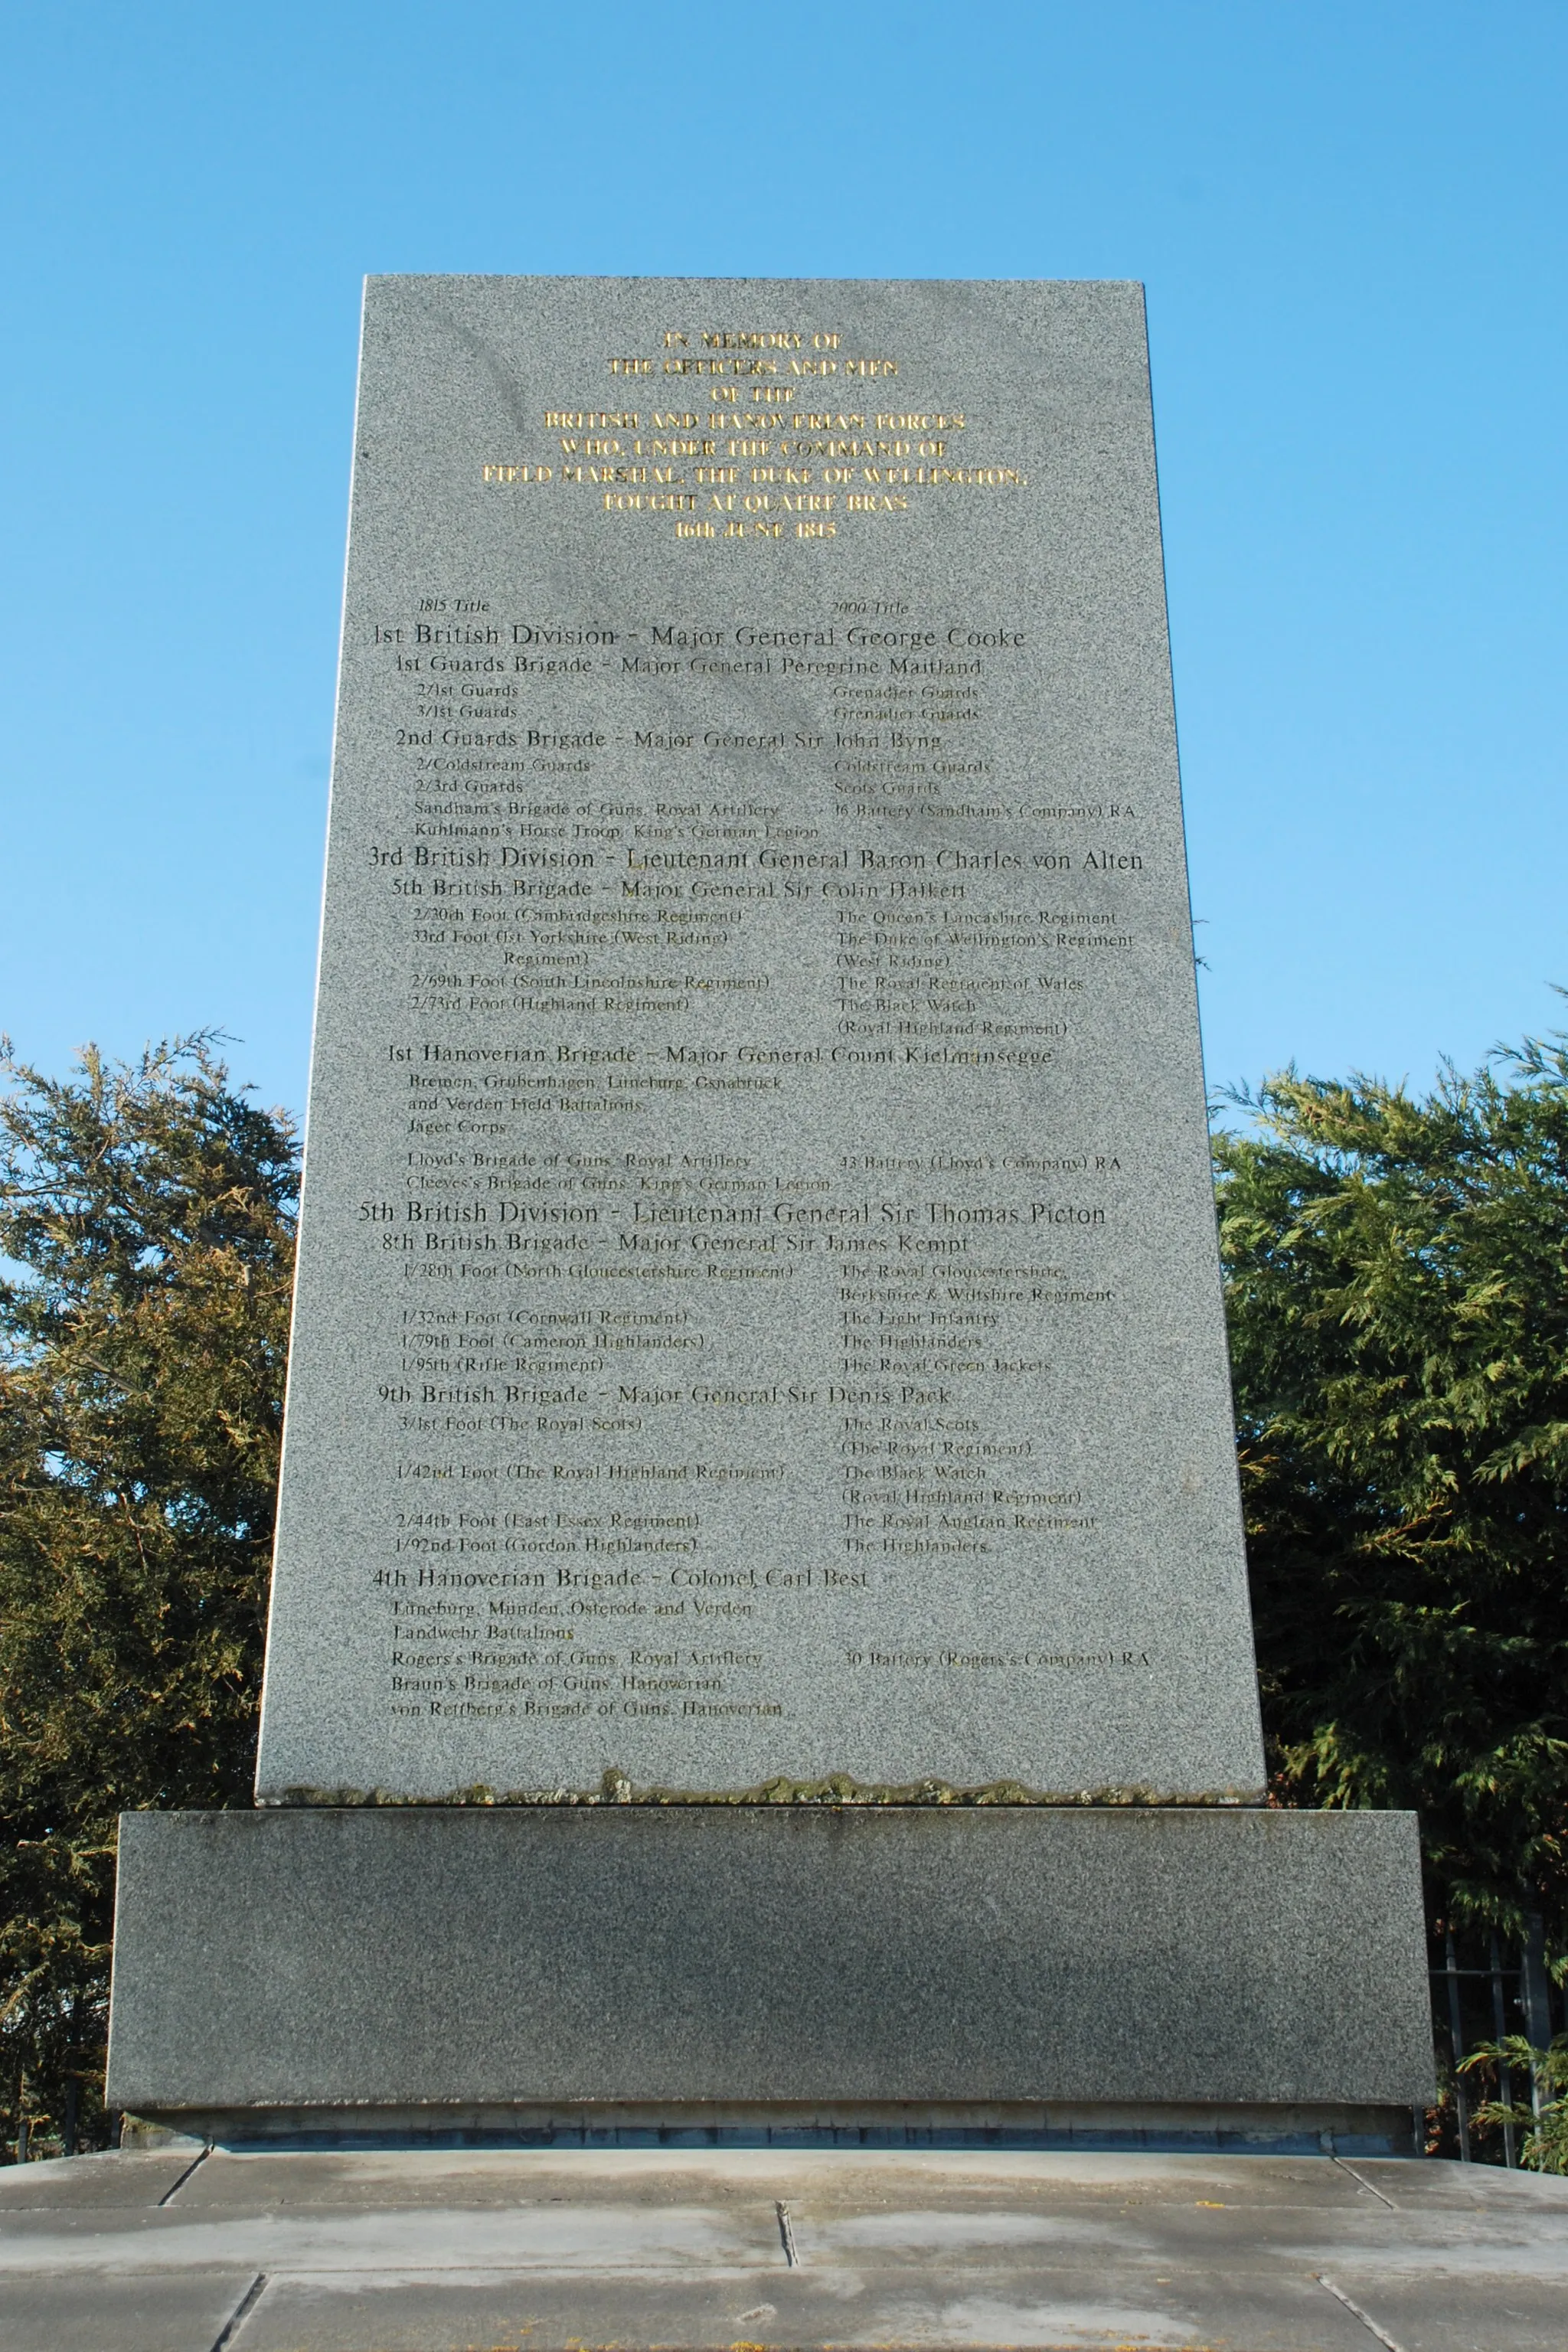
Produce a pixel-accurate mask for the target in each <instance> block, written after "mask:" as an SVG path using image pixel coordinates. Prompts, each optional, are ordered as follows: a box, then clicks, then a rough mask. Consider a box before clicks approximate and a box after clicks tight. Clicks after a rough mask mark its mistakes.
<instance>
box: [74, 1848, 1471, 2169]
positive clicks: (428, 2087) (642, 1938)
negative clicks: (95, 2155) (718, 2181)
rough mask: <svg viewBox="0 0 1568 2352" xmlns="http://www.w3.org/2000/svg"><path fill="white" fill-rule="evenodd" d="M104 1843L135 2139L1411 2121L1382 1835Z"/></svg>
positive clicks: (120, 2087)
mask: <svg viewBox="0 0 1568 2352" xmlns="http://www.w3.org/2000/svg"><path fill="white" fill-rule="evenodd" d="M1416 1872H1417V1864H1416V1848H1415V1824H1414V1820H1413V1818H1412V1817H1411V1816H1410V1815H1408V1814H1369V1813H1285V1812H1268V1811H1240V1812H1221V1811H1213V1810H1210V1811H1188V1810H1182V1809H1174V1808H1173V1809H1166V1810H1153V1809H1144V1810H1137V1809H1128V1810H1125V1811H1113V1810H1099V1811H1095V1810H1089V1809H1084V1810H1082V1811H1071V1810H1060V1811H1052V1810H1049V1809H1045V1808H1038V1807H1034V1808H1026V1807H1003V1808H995V1809H977V1810H973V1811H970V1810H964V1811H960V1810H957V1809H950V1808H942V1809H938V1808H931V1809H927V1810H921V1809H917V1808H900V1809H889V1810H886V1811H882V1810H876V1809H871V1808H851V1809H847V1810H845V1811H831V1810H818V1809H815V1808H806V1807H789V1806H780V1807H767V1806H743V1807H725V1808H711V1807H690V1806H687V1807H679V1808H669V1809H658V1808H653V1807H645V1806H617V1807H606V1808H604V1809H598V1808H510V1809H505V1810H495V1811H490V1810H487V1809H480V1808H464V1809H461V1810H458V1811H454V1810H451V1809H447V1810H439V1809H426V1808H389V1809H385V1810H379V1811H378V1810H371V1809H360V1810H354V1811H334V1810H328V1809H292V1808H289V1809H281V1808H280V1809H271V1810H263V1811H258V1812H256V1813H205V1814H191V1813H186V1814H165V1815H157V1814H146V1813H132V1814H128V1815H127V1816H126V1817H125V1818H124V1820H123V1822H122V1823H121V1877H120V1913H119V1919H118V1923H117V1941H116V1951H115V1985H114V1994H115V2002H114V2028H113V2035H112V2040H111V2045H110V2088H109V2095H110V2100H111V2101H112V2102H113V2103H114V2104H116V2105H121V2106H124V2107H128V2108H131V2109H132V2110H134V2111H137V2112H146V2111H149V2110H153V2111H157V2112H160V2113H167V2112H169V2111H171V2110H180V2109H186V2108H196V2109H203V2110H213V2109H223V2108H229V2109H239V2108H254V2107H268V2106H282V2107H292V2108H313V2109H316V2110H323V2111H324V2110H331V2109H341V2108H342V2107H344V2106H353V2107H357V2108H359V2109H360V2110H362V2111H368V2110H374V2109H375V2108H378V2107H379V2108H383V2109H395V2108H404V2109H406V2108H409V2107H415V2106H417V2107H422V2108H424V2109H426V2111H434V2110H439V2109H441V2108H443V2107H446V2108H447V2109H449V2110H450V2109H454V2108H456V2107H458V2106H462V2105H476V2106H481V2107H489V2108H491V2109H495V2108H500V2107H504V2106H505V2105H509V2104H510V2105H514V2106H515V2105H530V2104H531V2105H544V2104H551V2103H553V2104H554V2105H557V2106H559V2105H561V2104H562V2103H567V2104H569V2105H570V2104H573V2103H579V2104H580V2103H583V2102H601V2103H602V2102H619V2103H626V2104H631V2105H637V2104H639V2103H640V2104H643V2105H658V2104H659V2103H680V2104H683V2105H685V2106H686V2107H687V2109H688V2111H691V2110H693V2109H699V2108H700V2107H701V2106H702V2105H709V2106H710V2107H711V2106H713V2105H722V2104H725V2103H728V2104H729V2105H731V2106H735V2105H739V2106H741V2107H750V2108H751V2110H752V2113H753V2115H754V2116H760V2115H761V2114H762V2113H763V2111H764V2110H767V2109H773V2110H774V2111H777V2110H780V2109H782V2108H784V2107H787V2106H788V2105H791V2104H794V2105H800V2104H801V2103H816V2105H818V2106H819V2107H826V2108H830V2109H833V2110H835V2111H836V2112H837V2113H839V2114H841V2115H842V2114H844V2113H845V2112H847V2110H852V2109H853V2108H854V2107H855V2106H856V2105H857V2104H859V2105H861V2106H862V2107H865V2106H867V2105H882V2106H884V2107H886V2106H888V2105H889V2104H890V2105H895V2106H896V2105H899V2104H900V2103H902V2104H904V2105H910V2104H920V2103H926V2104H930V2103H943V2102H945V2103H956V2104H957V2105H961V2106H963V2105H967V2106H968V2107H969V2108H970V2109H971V2110H972V2111H973V2109H975V2108H977V2107H981V2106H983V2105H985V2104H986V2103H1011V2104H1012V2105H1013V2106H1014V2107H1015V2109H1016V2106H1017V2105H1018V2104H1019V2103H1025V2102H1039V2103H1068V2104H1069V2105H1073V2104H1076V2105H1079V2106H1085V2107H1092V2108H1094V2109H1096V2110H1098V2112H1099V2113H1100V2116H1101V2117H1102V2118H1103V2117H1105V2116H1110V2115H1111V2114H1112V2113H1113V2110H1114V2108H1115V2106H1116V2105H1117V2103H1131V2104H1133V2105H1138V2106H1140V2107H1142V2109H1144V2110H1145V2111H1147V2110H1148V2109H1149V2108H1150V2107H1151V2106H1152V2105H1160V2104H1162V2103H1163V2104H1165V2105H1172V2106H1180V2105H1186V2106H1188V2107H1189V2108H1190V2107H1198V2108H1207V2109H1209V2110H1214V2109H1217V2108H1221V2107H1224V2106H1225V2105H1227V2104H1237V2103H1250V2104H1251V2105H1253V2106H1254V2108H1255V2109H1256V2108H1258V2107H1259V2106H1267V2105H1274V2106H1276V2107H1287V2106H1300V2105H1311V2104H1318V2105H1324V2104H1337V2105H1341V2106H1352V2107H1361V2108H1370V2107H1382V2108H1384V2109H1386V2108H1389V2107H1394V2106H1400V2105H1403V2106H1405V2107H1406V2108H1408V2105H1409V2104H1410V2103H1411V2102H1412V2101H1416V2100H1422V2099H1425V2098H1426V2097H1427V2096H1428V2095H1430V2091H1431V2044H1430V2036H1429V2032H1428V2029H1427V2023H1426V1999H1425V1957H1426V1956H1425V1952H1424V1949H1423V1947H1422V1940H1421V1924H1420V1907H1419V1900H1418V1885H1417V1875H1416ZM1146 2119H1147V2118H1146V2116H1145V2120H1146ZM1190 2120H1193V2121H1194V2125H1195V2126H1199V2127H1201V2126H1202V2121H1203V2118H1202V2116H1197V2117H1195V2118H1190Z"/></svg>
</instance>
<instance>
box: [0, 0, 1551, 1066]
mask: <svg viewBox="0 0 1568 2352" xmlns="http://www.w3.org/2000/svg"><path fill="white" fill-rule="evenodd" d="M0 37H3V42H4V49H3V54H4V56H5V61H6V83H5V92H4V95H3V97H0V108H3V118H0V120H3V141H0V143H3V146H4V150H5V161H4V164H3V167H0V168H3V170H4V173H5V178H6V180H7V182H8V185H7V186H6V188H5V194H4V201H5V219H6V223H7V230H6V236H5V254H4V265H5V328H6V334H5V344H6V350H7V354H8V356H7V361H6V364H5V369H4V372H3V378H0V383H3V390H0V398H3V400H4V404H5V419H4V434H3V463H4V467H5V476H6V488H5V506H6V510H7V514H8V533H7V535H8V539H9V542H10V554H9V558H8V561H7V562H5V566H4V574H3V580H0V596H3V598H4V606H5V684H6V710H5V729H4V746H5V777H4V785H3V790H4V795H5V801H4V820H5V821H4V831H3V835H0V840H3V843H4V866H5V895H4V900H3V902H0V903H3V909H4V913H3V923H0V1025H3V1026H5V1027H6V1028H8V1029H9V1030H10V1031H11V1032H12V1034H14V1036H15V1038H16V1044H17V1046H18V1048H19V1050H21V1051H22V1052H23V1053H24V1054H26V1055H28V1056H30V1057H32V1058H35V1059H37V1060H38V1061H40V1062H42V1063H43V1064H44V1065H45V1066H47V1067H51V1068H62V1067H63V1066H65V1064H66V1062H67V1061H68V1058H69V1056H70V1054H71V1052H72V1049H73V1048H74V1047H75V1045H77V1044H78V1043H79V1041H80V1040H82V1039H84V1038H88V1037H93V1038H96V1039H98V1040H99V1041H100V1043H102V1044H103V1045H105V1046H106V1047H108V1048H110V1049H111V1050H114V1051H118V1052H127V1051H133V1050H135V1049H136V1048H138V1047H139V1046H140V1045H141V1044H142V1041H143V1040H144V1039H145V1038H147V1037H148V1036H157V1035H160V1034H168V1033H169V1032H172V1031H174V1030H176V1029H184V1028H191V1027H195V1026H197V1025H200V1024H220V1025H221V1026H223V1027H224V1028H226V1029H227V1030H229V1031H230V1032H232V1033H233V1034H235V1035H236V1036H237V1037H238V1038H239V1039H241V1040H243V1043H242V1044H241V1045H238V1046H237V1048H236V1049H235V1053H234V1057H233V1058H234V1063H235V1067H236V1071H237V1075H238V1076H243V1077H246V1078H250V1079H254V1080H255V1081H256V1082H257V1084H258V1087H260V1089H261V1091H262V1093H263V1095H264V1096H265V1097H267V1098H268V1100H281V1101H284V1102H287V1103H290V1104H293V1105H296V1106H298V1105H300V1103H301V1102H302V1100H303V1095H304V1082H305V1064H306V1055H307V1048H308V1038H309V1026H310V992H311V985H312V979H313V962H314V954H315V932H316V920H317V901H318V890H319V875H320V867H321V844H322V827H323V820H324V814H325V801H326V778H327V756H328V747H329V737H330V729H331V702H332V680H333V669H334V663H335V654H336V646H335V637H336V627H337V605H338V595H339V586H340V578H341V568H342V533H343V522H344V507H345V498H346V488H347V469H348V455H349V434H350V425H351V412H352V402H353V369H354V346H355V335H356V326H357V311H358V300H359V280H360V277H361V275H362V273H363V272H364V271H366V270H403V269H415V270H502V271H504V270H520V271H552V270H561V271H613V272H620V271H629V272H645V271H646V272H652V273H658V272H681V273H684V272H694V273H712V274H722V275H734V276H746V275H751V274H756V275H763V276H765V275H773V274H788V275H795V274H801V275H822V276H896V277H905V276H910V277H924V276H931V277H971V276H973V277H987V278H989V277H1029V278H1034V277H1040V278H1052V277H1067V278H1095V277H1113V278H1142V279H1144V280H1145V281H1146V283H1147V285H1148V289H1149V303H1150V320H1151V326H1152V341H1153V367H1154V394H1155V414H1156V422H1157V426H1158V431H1159V438H1160V456H1161V470H1162V483H1163V499H1164V511H1165V524H1166V534H1167V556H1168V562H1169V569H1170V588H1171V606H1172V618H1173V628H1174V645H1175V666H1176V693H1177V705H1178V710H1179V714H1180V719H1181V727H1182V740H1183V751H1184V773H1185V780H1186V793H1187V813H1188V826H1189V835H1190V845H1191V856H1192V868H1193V890H1194V908H1195V911H1196V913H1197V914H1198V915H1199V917H1200V918H1202V919H1203V921H1204V923H1205V929H1203V930H1202V931H1200V933H1199V940H1200V945H1201V947H1202V950H1203V952H1204V954H1205V956H1206V958H1207V960H1208V964H1209V969H1208V971H1206V972H1205V974H1204V976H1203V993H1204V1006H1205V1043H1206V1050H1207V1056H1208V1065H1209V1071H1210V1076H1211V1079H1212V1080H1214V1081H1215V1082H1223V1081H1225V1080H1228V1079H1237V1078H1244V1077H1251V1078H1256V1077H1257V1076H1259V1075H1260V1074H1261V1073H1262V1072H1263V1071H1265V1070H1267V1069H1268V1068H1270V1067H1273V1066H1278V1065H1279V1064H1280V1063H1282V1062H1284V1061H1286V1060H1289V1059H1290V1058H1292V1057H1293V1058H1294V1059H1295V1060H1296V1061H1297V1062H1298V1064H1299V1065H1300V1066H1303V1067H1306V1068H1309V1069H1312V1070H1315V1071H1319V1072H1322V1073H1331V1072H1339V1071H1342V1070H1343V1069H1346V1068H1348V1067H1350V1066H1360V1067H1362V1068H1365V1069H1370V1070H1373V1071H1376V1072H1378V1073H1380V1074H1382V1075H1384V1076H1393V1077H1398V1076H1405V1075H1408V1076H1409V1077H1410V1078H1411V1080H1412V1081H1413V1082H1415V1083H1425V1082H1426V1079H1427V1078H1429V1076H1431V1074H1432V1072H1433V1070H1434V1067H1435V1066H1436V1060H1437V1057H1438V1055H1440V1054H1442V1053H1445V1052H1447V1053H1449V1054H1451V1055H1454V1056H1456V1057H1457V1058H1458V1060H1459V1061H1460V1062H1461V1063H1464V1064H1468V1063H1473V1062H1474V1061H1476V1060H1478V1059H1479V1057H1480V1056H1481V1055H1483V1054H1484V1053H1485V1052H1486V1050H1487V1048H1488V1047H1489V1045H1491V1044H1492V1043H1493V1041H1494V1040H1495V1039H1497V1038H1498V1037H1500V1036H1510V1035H1515V1034H1518V1033H1519V1032H1520V1031H1521V1030H1522V1029H1523V1028H1525V1027H1530V1026H1533V1027H1536V1028H1540V1027H1542V1026H1543V1025H1548V1024H1551V1023H1552V1021H1553V1020H1554V1019H1555V1017H1556V1014H1557V1010H1558V1006H1557V1000H1556V999H1554V998H1553V997H1552V995H1551V993H1550V992H1549V988H1548V982H1551V981H1552V980H1561V981H1563V982H1568V941H1565V940H1564V916H1563V849H1564V837H1565V832H1568V819H1565V814H1564V798H1563V740H1564V729H1563V715H1564V714H1563V703H1564V698H1565V688H1564V664H1563V604H1564V556H1563V542H1564V511H1563V509H1564V496H1563V488H1564V483H1563V476H1564V458H1563V376H1564V366H1563V360H1564V351H1563V344H1564V326H1563V320H1564V301H1563V290H1564V289H1563V176H1564V174H1563V155H1564V142H1563V104H1564V98H1565V95H1568V91H1565V88H1564V83H1565V76H1564V71H1563V66H1564V54H1565V51H1568V11H1565V10H1564V8H1563V5H1561V0H1552V5H1519V0H1489V5H1446V0H1424V5H1409V0H1370V5H1369V0H1348V4H1347V0H1322V4H1321V5H1304V0H1303V5H1292V0H1249V5H1207V0H1146V4H1145V0H1077V5H1048V0H1047V5H1032V6H1029V5H1024V6H1009V5H987V0H967V5H962V6H949V7H934V6H931V5H923V4H922V0H914V5H904V6H899V7H889V6H882V5H871V6H868V7H866V8H860V9H838V8H821V9H812V8H804V7H782V8H781V7H777V6H751V5H743V0H729V5H723V6H710V5H703V0H694V5H687V6H683V7H679V8H668V7H663V8H660V7H646V6H639V7H627V6H624V5H616V0H610V4H609V5H598V6H592V5H584V6H574V7H565V6H555V7H549V8H546V7H542V6H538V5H519V4H518V0H514V5H482V0H481V5H475V6H470V7H464V8H454V9H443V8H437V7H433V6H431V5H428V0H426V5H410V0H377V5H374V6H370V5H363V0H315V5H310V6H301V5H296V0H269V5H267V6H266V7H261V8H248V9H239V8H234V7H215V6H213V5H211V4H210V0H200V4H199V5H168V0H140V5H136V6H135V7H126V6H123V5H116V4H115V0H73V5H71V6H69V7H66V6H61V5H53V6H49V5H37V0H27V5H15V0H12V5H6V6H5V7H3V8H0ZM1564 1011H1568V1008H1564Z"/></svg>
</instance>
